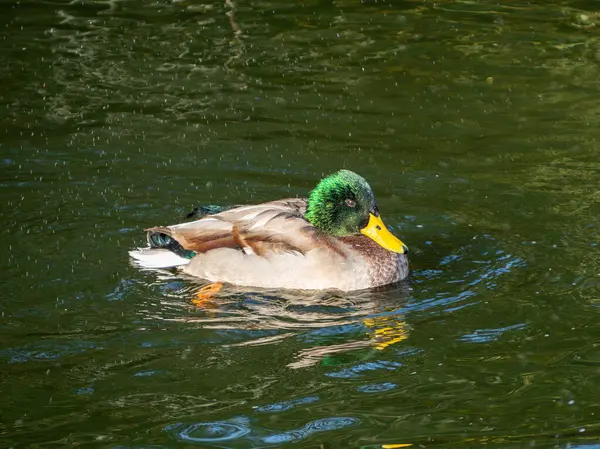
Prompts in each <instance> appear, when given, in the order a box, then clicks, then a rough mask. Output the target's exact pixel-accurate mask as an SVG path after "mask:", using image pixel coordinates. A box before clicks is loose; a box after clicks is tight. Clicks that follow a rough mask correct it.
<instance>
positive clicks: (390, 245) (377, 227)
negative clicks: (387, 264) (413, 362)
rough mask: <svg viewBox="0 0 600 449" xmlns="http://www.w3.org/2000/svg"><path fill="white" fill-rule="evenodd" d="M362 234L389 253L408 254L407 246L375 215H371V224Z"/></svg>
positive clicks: (369, 223)
mask: <svg viewBox="0 0 600 449" xmlns="http://www.w3.org/2000/svg"><path fill="white" fill-rule="evenodd" d="M360 232H361V234H363V235H366V236H367V237H369V238H370V239H372V240H373V241H374V242H375V243H377V244H378V245H380V246H382V247H383V248H385V249H387V250H388V251H393V252H395V253H400V254H404V253H406V252H408V248H407V247H406V245H405V244H404V243H402V241H401V240H400V239H398V238H396V236H394V234H392V233H391V232H390V231H388V229H387V228H386V227H385V225H384V224H383V221H381V218H380V217H376V216H375V215H373V214H369V222H368V223H367V226H365V227H364V228H362V229H361V230H360Z"/></svg>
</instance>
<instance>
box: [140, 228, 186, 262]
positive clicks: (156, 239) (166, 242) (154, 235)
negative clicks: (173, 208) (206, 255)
mask: <svg viewBox="0 0 600 449" xmlns="http://www.w3.org/2000/svg"><path fill="white" fill-rule="evenodd" d="M148 245H150V248H164V249H168V250H169V251H172V252H174V253H175V254H177V255H178V256H181V257H185V258H186V259H191V258H192V257H194V256H195V255H196V253H195V252H194V251H190V250H187V249H185V248H184V247H183V246H181V244H180V243H179V242H178V241H177V240H175V239H174V238H173V237H171V236H170V235H167V234H163V233H162V232H155V231H150V232H148Z"/></svg>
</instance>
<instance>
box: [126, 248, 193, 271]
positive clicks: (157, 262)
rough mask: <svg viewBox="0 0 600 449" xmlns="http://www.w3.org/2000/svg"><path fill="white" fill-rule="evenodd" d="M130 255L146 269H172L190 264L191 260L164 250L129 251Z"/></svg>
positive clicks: (143, 249)
mask: <svg viewBox="0 0 600 449" xmlns="http://www.w3.org/2000/svg"><path fill="white" fill-rule="evenodd" d="M129 255H130V256H131V257H132V258H133V259H134V260H135V262H136V263H137V264H138V265H140V266H142V267H144V268H172V267H178V266H180V265H186V264H188V263H190V259H186V258H185V257H181V256H178V255H177V254H175V253H174V252H172V251H169V250H168V249H163V248H138V249H137V250H134V251H129Z"/></svg>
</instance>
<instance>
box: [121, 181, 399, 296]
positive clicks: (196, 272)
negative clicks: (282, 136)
mask: <svg viewBox="0 0 600 449" xmlns="http://www.w3.org/2000/svg"><path fill="white" fill-rule="evenodd" d="M211 210H213V209H211ZM145 231H146V232H147V239H148V244H149V246H148V247H147V248H140V249H137V250H135V251H130V253H129V254H130V255H131V257H132V258H133V259H134V260H135V261H136V262H137V263H138V264H139V265H141V266H143V267H148V268H170V267H180V268H181V269H182V270H183V271H184V272H185V273H187V274H189V275H192V276H196V277H199V278H203V279H206V280H209V281H213V282H217V281H218V282H227V283H230V284H235V285H240V286H251V287H263V288H286V289H308V290H322V289H338V290H343V291H351V290H360V289H365V288H371V287H377V286H381V285H385V284H390V283H393V282H396V281H399V280H402V279H404V278H405V277H406V276H407V275H408V257H407V252H408V248H407V247H406V245H405V244H404V243H402V241H400V240H399V239H398V238H396V237H395V236H394V235H393V234H392V233H390V231H388V229H387V228H386V227H385V225H384V224H383V221H382V220H381V217H380V216H379V210H378V207H377V202H376V201H375V196H374V194H373V191H372V190H371V187H370V186H369V184H368V183H367V181H366V180H365V179H364V178H363V177H361V176H359V175H358V174H356V173H354V172H352V171H349V170H340V171H338V172H336V173H334V174H331V175H329V176H327V177H326V178H324V179H322V180H321V181H320V182H319V183H318V185H317V186H316V187H315V188H314V190H312V191H311V192H310V195H309V197H308V199H303V198H289V199H282V200H278V201H271V202H268V203H263V204H257V205H252V206H240V207H235V208H233V209H229V210H224V211H222V212H219V213H215V214H212V215H206V216H205V217H203V218H201V219H199V220H195V221H191V222H188V223H182V224H177V225H173V226H157V227H153V228H149V229H146V230H145Z"/></svg>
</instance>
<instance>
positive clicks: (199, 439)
mask: <svg viewBox="0 0 600 449" xmlns="http://www.w3.org/2000/svg"><path fill="white" fill-rule="evenodd" d="M165 430H169V431H171V432H172V433H173V434H174V436H175V438H176V439H178V440H180V441H186V442H192V443H219V442H223V441H231V440H236V439H238V438H241V437H243V436H245V435H247V434H248V433H250V429H249V428H248V427H246V426H245V425H242V424H241V423H237V422H231V421H213V422H200V423H195V424H190V425H185V424H182V423H180V424H174V425H172V426H168V427H166V428H165Z"/></svg>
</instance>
